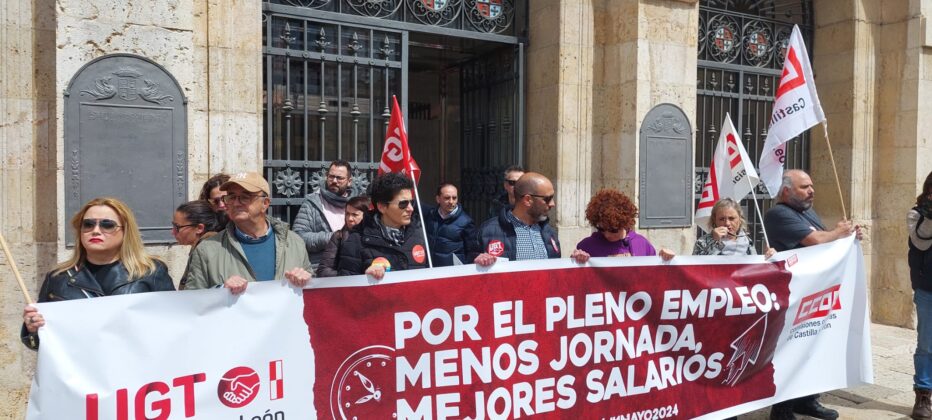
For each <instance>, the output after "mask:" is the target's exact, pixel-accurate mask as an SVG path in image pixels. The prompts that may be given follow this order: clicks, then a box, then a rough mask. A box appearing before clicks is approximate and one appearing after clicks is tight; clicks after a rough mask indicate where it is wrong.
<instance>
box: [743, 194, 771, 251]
mask: <svg viewBox="0 0 932 420" xmlns="http://www.w3.org/2000/svg"><path fill="white" fill-rule="evenodd" d="M745 178H747V180H748V185H750V186H751V201H753V202H754V209H755V210H757V220H758V221H759V222H760V225H761V232H764V245H766V246H767V248H770V238H768V237H767V227H766V226H764V215H763V214H761V212H760V206H758V205H757V196H756V194H754V184H752V183H751V177H749V176H746V177H745Z"/></svg>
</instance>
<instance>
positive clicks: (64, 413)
mask: <svg viewBox="0 0 932 420" xmlns="http://www.w3.org/2000/svg"><path fill="white" fill-rule="evenodd" d="M38 307H39V311H40V312H41V313H42V315H43V316H44V317H45V319H46V322H47V325H46V326H45V327H43V328H41V329H40V330H39V338H40V344H41V345H40V348H39V361H38V368H37V370H36V376H35V379H34V381H33V385H32V392H31V393H30V396H29V410H28V414H27V418H28V419H49V420H53V419H54V420H62V419H87V420H96V419H119V420H128V419H139V420H142V419H186V418H198V419H237V420H239V419H240V418H242V419H252V418H253V417H255V416H258V418H262V417H263V416H266V415H269V414H271V417H265V418H266V419H279V418H285V417H286V415H287V418H289V419H295V418H307V417H306V414H305V413H310V412H312V410H313V405H314V400H313V394H312V393H311V392H310V390H311V389H312V387H313V385H314V376H313V375H309V374H307V372H313V371H314V355H313V353H312V352H311V348H310V346H309V345H308V343H309V342H310V337H309V335H308V330H307V325H306V324H305V323H304V314H303V313H302V311H303V310H304V304H303V300H302V292H301V291H300V290H297V289H292V288H291V287H289V286H286V285H283V284H282V283H281V282H264V283H258V284H250V285H249V289H248V291H247V292H246V293H244V294H243V295H241V296H239V297H236V296H233V295H231V294H230V292H229V291H227V290H226V289H209V290H190V291H183V292H158V293H145V294H136V295H124V296H112V297H102V298H96V299H86V300H74V301H65V302H56V303H40V304H38ZM279 413H280V414H279Z"/></svg>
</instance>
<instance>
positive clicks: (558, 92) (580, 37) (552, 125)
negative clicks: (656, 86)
mask: <svg viewBox="0 0 932 420" xmlns="http://www.w3.org/2000/svg"><path fill="white" fill-rule="evenodd" d="M593 3H594V2H593V1H590V0H559V1H558V0H553V1H540V2H536V1H534V2H530V26H531V28H530V33H531V40H530V47H529V48H528V52H527V54H528V57H527V67H528V69H529V71H528V91H527V127H528V129H527V148H528V153H527V163H528V167H529V169H530V170H533V171H538V172H542V173H543V174H545V175H547V176H548V177H550V178H551V179H553V180H555V187H556V190H557V203H556V212H555V214H554V215H553V216H554V218H555V220H556V227H557V228H558V230H559V232H560V242H561V243H562V245H563V253H564V255H569V253H570V252H572V250H573V249H575V245H576V243H577V242H579V240H580V239H582V238H584V237H586V236H588V235H589V228H588V225H587V224H586V221H585V212H584V210H585V207H586V203H587V202H588V201H589V197H590V196H591V187H592V169H591V166H592V162H593V159H594V157H593V150H592V121H593V114H594V113H595V112H596V109H595V108H594V107H593V103H592V97H593V92H592V89H593V86H592V80H593V36H594V33H593V18H594V15H593Z"/></svg>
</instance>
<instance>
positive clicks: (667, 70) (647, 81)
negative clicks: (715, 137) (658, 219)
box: [593, 0, 699, 254]
mask: <svg viewBox="0 0 932 420" xmlns="http://www.w3.org/2000/svg"><path fill="white" fill-rule="evenodd" d="M596 4H597V6H596V16H597V18H596V20H595V22H596V29H595V31H596V53H595V56H596V73H595V74H596V75H595V83H594V85H595V88H594V92H595V93H594V100H593V102H594V104H595V106H594V107H593V109H594V110H595V128H594V130H593V131H594V146H593V149H594V153H593V156H594V157H595V160H594V163H593V183H594V185H593V190H597V189H598V188H602V187H610V188H617V189H619V190H621V191H622V192H624V193H625V194H627V195H629V196H630V197H633V198H635V199H637V198H638V181H639V180H638V176H639V167H638V164H639V159H638V153H639V147H638V146H639V145H638V142H639V130H640V127H641V123H642V122H643V120H644V117H645V116H646V114H647V112H648V111H650V109H651V108H653V107H654V106H655V105H658V104H661V103H665V102H668V103H672V104H676V105H678V106H679V107H681V108H682V109H683V111H684V112H685V113H686V115H687V116H689V117H690V120H691V123H692V125H693V128H694V129H695V120H694V116H695V114H696V64H697V63H696V51H697V45H696V42H697V39H696V33H697V31H698V25H699V15H698V10H699V9H698V3H697V2H695V1H660V0H640V1H637V2H633V1H625V2H618V1H609V0H605V1H598V2H596ZM641 233H643V234H644V235H645V236H647V237H648V238H649V239H650V240H651V242H652V243H653V244H654V245H655V246H657V247H661V246H663V247H668V248H671V249H673V250H675V251H676V252H677V253H681V254H685V253H689V252H691V250H692V245H693V241H694V239H695V236H694V233H693V230H692V229H691V228H682V229H681V228H674V229H647V230H644V231H642V232H641Z"/></svg>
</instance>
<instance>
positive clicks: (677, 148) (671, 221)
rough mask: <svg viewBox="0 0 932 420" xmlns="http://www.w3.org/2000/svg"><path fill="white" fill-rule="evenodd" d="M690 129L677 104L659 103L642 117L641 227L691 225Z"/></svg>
mask: <svg viewBox="0 0 932 420" xmlns="http://www.w3.org/2000/svg"><path fill="white" fill-rule="evenodd" d="M692 135H693V130H692V126H691V125H690V123H689V119H688V118H686V114H685V113H683V110H682V109H680V107H678V106H676V105H673V104H660V105H657V106H655V107H654V108H653V109H651V110H650V111H649V112H648V113H647V115H646V116H645V117H644V122H643V123H642V124H641V131H640V137H639V142H640V152H639V161H638V163H639V166H640V173H639V175H640V176H639V179H640V183H639V190H638V191H639V197H640V199H639V203H638V209H639V211H640V216H639V219H638V223H639V225H640V227H641V228H663V227H687V226H691V225H692V208H693V206H692V202H693V176H692V174H693V138H692Z"/></svg>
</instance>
